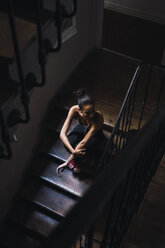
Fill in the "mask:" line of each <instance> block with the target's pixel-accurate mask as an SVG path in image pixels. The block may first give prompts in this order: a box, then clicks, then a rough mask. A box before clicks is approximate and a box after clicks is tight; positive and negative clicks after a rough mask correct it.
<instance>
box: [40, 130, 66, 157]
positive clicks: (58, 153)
mask: <svg viewBox="0 0 165 248" xmlns="http://www.w3.org/2000/svg"><path fill="white" fill-rule="evenodd" d="M40 143H41V145H40V147H39V149H40V150H41V151H43V152H44V153H47V154H49V155H51V156H53V157H56V158H58V159H60V160H62V161H65V160H66V159H67V158H68V157H69V156H70V153H69V152H67V151H66V149H65V147H64V145H63V143H62V141H61V140H60V139H59V133H58V132H53V131H51V130H46V133H45V136H44V137H43V139H42V141H41V142H40Z"/></svg>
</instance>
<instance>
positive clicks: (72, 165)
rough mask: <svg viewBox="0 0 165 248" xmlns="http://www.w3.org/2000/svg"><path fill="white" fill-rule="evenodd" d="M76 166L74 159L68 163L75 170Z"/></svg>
mask: <svg viewBox="0 0 165 248" xmlns="http://www.w3.org/2000/svg"><path fill="white" fill-rule="evenodd" d="M74 166H75V161H74V160H72V161H70V163H69V164H68V167H69V169H70V170H73V168H74Z"/></svg>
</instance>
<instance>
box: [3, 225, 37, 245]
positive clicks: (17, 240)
mask: <svg viewBox="0 0 165 248" xmlns="http://www.w3.org/2000/svg"><path fill="white" fill-rule="evenodd" d="M0 240H1V244H2V245H4V247H6V248H37V247H40V246H41V242H40V241H38V240H36V239H34V238H32V237H30V236H29V235H26V234H23V233H21V232H20V229H18V228H17V227H15V228H13V226H12V225H11V226H9V225H7V226H5V227H4V228H3V230H2V232H1V233H0Z"/></svg>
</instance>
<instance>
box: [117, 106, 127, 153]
mask: <svg viewBox="0 0 165 248" xmlns="http://www.w3.org/2000/svg"><path fill="white" fill-rule="evenodd" d="M125 113H126V109H125V110H124V112H123V114H122V115H123V118H122V116H121V118H122V125H121V132H120V141H119V149H120V150H121V144H122V139H123V138H122V137H123V129H124V122H125Z"/></svg>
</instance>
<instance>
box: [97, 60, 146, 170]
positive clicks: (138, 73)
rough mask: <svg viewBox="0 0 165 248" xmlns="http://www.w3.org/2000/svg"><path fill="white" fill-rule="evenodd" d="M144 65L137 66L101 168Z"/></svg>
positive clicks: (106, 148)
mask: <svg viewBox="0 0 165 248" xmlns="http://www.w3.org/2000/svg"><path fill="white" fill-rule="evenodd" d="M144 65H145V64H144V62H142V63H141V64H140V65H138V66H137V68H136V70H135V73H134V75H133V78H132V80H131V83H130V85H129V88H128V90H127V93H126V96H125V98H124V101H123V104H122V106H121V109H120V112H119V114H118V117H117V120H116V122H115V125H114V128H113V130H112V133H111V136H110V138H109V140H108V142H107V144H106V147H105V150H104V152H103V155H102V158H101V160H100V165H99V168H100V167H102V164H103V160H104V159H105V154H106V153H107V151H108V148H109V145H110V144H111V143H112V141H113V138H114V136H115V134H116V131H117V129H118V128H119V125H120V121H121V117H122V115H123V114H124V111H125V110H126V106H127V103H128V100H129V98H130V96H131V94H132V92H133V89H134V87H135V85H136V83H137V80H138V78H139V75H140V73H141V70H142V69H143V67H144Z"/></svg>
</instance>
